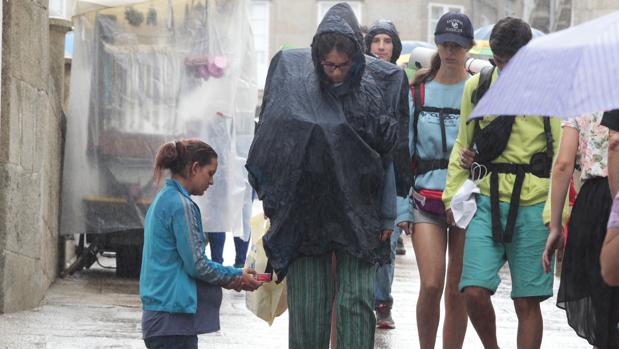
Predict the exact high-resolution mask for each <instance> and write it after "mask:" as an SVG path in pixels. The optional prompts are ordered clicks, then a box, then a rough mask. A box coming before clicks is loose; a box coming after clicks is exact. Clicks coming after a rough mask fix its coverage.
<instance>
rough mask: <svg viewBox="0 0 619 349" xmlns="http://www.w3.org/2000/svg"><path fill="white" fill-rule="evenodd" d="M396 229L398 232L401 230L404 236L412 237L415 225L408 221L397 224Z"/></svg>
mask: <svg viewBox="0 0 619 349" xmlns="http://www.w3.org/2000/svg"><path fill="white" fill-rule="evenodd" d="M398 228H400V230H402V231H403V232H404V234H406V235H413V233H414V232H415V231H414V229H415V225H414V224H413V222H409V221H404V222H400V223H398Z"/></svg>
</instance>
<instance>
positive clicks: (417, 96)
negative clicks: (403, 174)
mask: <svg viewBox="0 0 619 349" xmlns="http://www.w3.org/2000/svg"><path fill="white" fill-rule="evenodd" d="M423 84H424V83H420V84H414V85H413V103H414V104H415V109H414V111H413V139H414V140H415V141H414V142H413V154H412V155H413V158H415V156H417V125H418V124H419V114H421V110H422V109H423V102H422V101H421V89H422V88H424V89H425V85H423ZM422 85H423V86H422ZM424 93H425V91H424ZM413 176H414V174H413Z"/></svg>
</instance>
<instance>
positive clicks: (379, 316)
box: [376, 304, 395, 330]
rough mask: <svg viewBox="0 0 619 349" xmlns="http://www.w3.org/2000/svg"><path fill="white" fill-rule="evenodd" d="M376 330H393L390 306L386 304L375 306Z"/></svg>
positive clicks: (393, 323)
mask: <svg viewBox="0 0 619 349" xmlns="http://www.w3.org/2000/svg"><path fill="white" fill-rule="evenodd" d="M376 328H379V329H382V330H393V329H394V328H395V322H394V321H393V318H392V317H391V306H389V305H387V304H377V305H376Z"/></svg>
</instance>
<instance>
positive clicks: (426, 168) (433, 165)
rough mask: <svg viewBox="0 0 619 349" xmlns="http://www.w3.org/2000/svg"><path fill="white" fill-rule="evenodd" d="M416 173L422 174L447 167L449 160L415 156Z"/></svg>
mask: <svg viewBox="0 0 619 349" xmlns="http://www.w3.org/2000/svg"><path fill="white" fill-rule="evenodd" d="M414 161H415V174H416V175H418V176H420V175H422V174H426V173H428V172H430V171H434V170H444V169H447V167H448V165H449V160H447V159H420V158H415V160H414Z"/></svg>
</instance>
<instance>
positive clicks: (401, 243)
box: [395, 236, 406, 255]
mask: <svg viewBox="0 0 619 349" xmlns="http://www.w3.org/2000/svg"><path fill="white" fill-rule="evenodd" d="M395 254H399V255H404V254H406V249H405V248H404V241H403V240H402V237H401V236H400V237H398V243H397V245H396V247H395Z"/></svg>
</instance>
